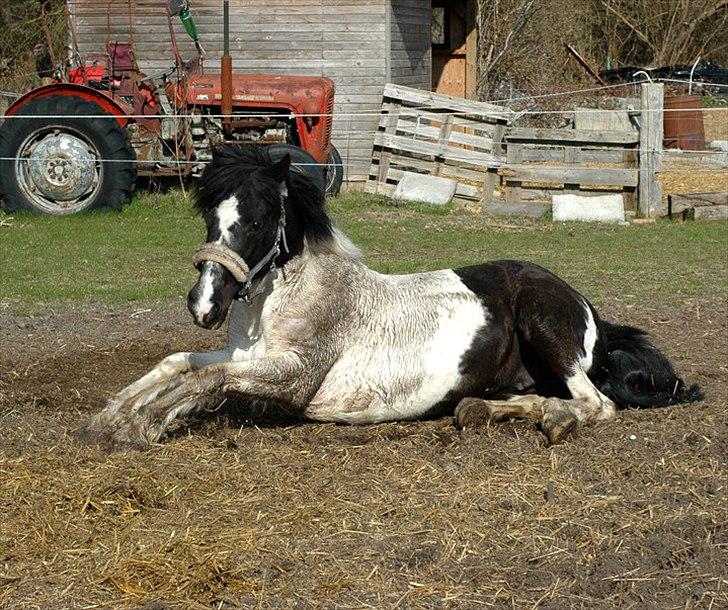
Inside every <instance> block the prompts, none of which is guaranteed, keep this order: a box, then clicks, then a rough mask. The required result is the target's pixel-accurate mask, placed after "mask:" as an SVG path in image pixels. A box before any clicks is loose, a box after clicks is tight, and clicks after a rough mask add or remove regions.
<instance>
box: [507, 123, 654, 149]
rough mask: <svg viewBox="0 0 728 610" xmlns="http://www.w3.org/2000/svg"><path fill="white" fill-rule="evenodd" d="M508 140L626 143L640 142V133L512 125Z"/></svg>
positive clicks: (606, 144) (604, 143)
mask: <svg viewBox="0 0 728 610" xmlns="http://www.w3.org/2000/svg"><path fill="white" fill-rule="evenodd" d="M506 140H508V141H509V142H516V141H521V140H536V141H538V143H539V144H546V143H554V144H559V143H563V142H570V143H580V144H601V145H604V146H608V145H612V144H613V145H620V146H623V145H626V144H637V143H639V141H640V139H639V134H638V133H637V132H634V131H588V130H577V129H545V128H543V129H541V128H535V127H510V128H508V129H507V131H506Z"/></svg>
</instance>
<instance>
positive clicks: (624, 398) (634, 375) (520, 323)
mask: <svg viewBox="0 0 728 610" xmlns="http://www.w3.org/2000/svg"><path fill="white" fill-rule="evenodd" d="M274 153H275V151H274V148H273V147H270V146H269V147H265V146H258V145H247V146H240V147H234V146H222V147H219V148H217V149H216V150H215V151H214V154H213V157H212V161H211V163H210V164H209V165H208V166H207V167H206V168H205V170H204V172H203V174H202V176H201V178H200V182H199V185H198V189H197V195H196V202H195V203H196V207H197V209H198V211H199V213H200V214H201V216H202V217H203V219H204V221H205V224H206V226H207V241H206V243H205V244H203V246H201V247H200V248H199V249H198V250H197V252H196V254H195V257H194V262H195V265H196V266H197V268H198V270H199V277H198V279H197V282H196V283H195V285H194V286H193V287H192V289H191V290H190V292H189V295H188V299H187V304H188V309H189V311H190V313H191V315H192V318H193V320H194V323H195V324H197V325H198V326H201V327H203V328H206V329H217V328H219V327H220V326H221V325H222V324H223V323H224V321H225V319H226V318H227V317H229V321H228V340H227V346H226V347H224V348H223V349H220V350H217V351H211V352H200V353H195V352H180V353H175V354H172V355H170V356H168V357H166V358H164V359H163V360H162V361H161V362H159V364H157V366H155V367H154V368H153V369H152V370H151V371H150V372H148V373H147V374H146V375H144V376H143V377H141V378H140V379H139V380H137V381H135V382H134V383H132V384H131V385H129V386H128V387H126V388H124V389H122V390H121V391H120V392H118V394H116V395H115V396H114V397H113V398H111V400H110V401H109V402H108V403H107V405H106V407H105V408H104V409H103V411H101V412H100V413H98V414H97V415H95V416H94V417H92V418H91V419H90V421H89V422H88V423H87V425H86V426H85V427H84V428H83V429H82V437H83V438H84V439H85V440H86V441H88V442H94V443H101V444H104V445H107V446H109V447H111V448H114V449H129V448H138V449H144V448H146V447H148V445H149V444H150V443H152V442H156V441H158V440H159V439H160V438H161V437H162V435H163V434H164V432H165V430H166V429H167V428H168V426H169V425H170V423H171V422H172V421H173V420H174V419H175V418H178V417H182V416H184V415H187V414H190V413H192V412H195V411H200V410H204V409H210V408H213V407H215V406H216V405H219V404H220V403H221V402H222V401H224V400H225V399H227V398H229V397H236V398H245V399H248V400H252V401H264V402H269V403H270V404H273V405H275V406H276V408H281V409H285V410H286V411H288V412H289V413H291V414H293V415H295V416H298V417H300V418H302V419H306V420H314V421H320V422H336V423H340V424H373V423H377V422H386V421H401V420H419V419H425V418H431V417H435V416H437V415H439V416H443V414H447V413H449V414H451V415H454V422H455V425H456V426H458V427H460V428H468V427H474V426H480V425H484V424H488V423H491V422H501V421H504V420H508V419H511V418H526V419H530V420H533V421H535V422H537V423H538V424H539V425H540V429H541V431H542V432H543V433H544V434H545V436H546V438H547V442H548V443H550V444H555V443H559V442H561V441H562V440H563V439H564V438H565V437H566V436H567V435H568V434H569V433H570V432H571V431H572V430H574V428H576V427H577V426H579V425H584V424H588V423H590V422H595V421H599V420H608V419H611V418H613V417H615V415H616V413H617V410H618V409H620V408H625V407H653V406H667V405H672V404H678V403H686V402H692V401H697V400H700V399H701V398H702V396H703V395H702V392H701V390H700V388H699V387H698V386H697V385H693V386H691V387H687V386H686V385H685V384H684V382H683V380H682V379H681V378H680V377H679V376H678V375H677V374H676V372H675V370H674V368H673V366H672V365H671V363H670V362H669V360H668V359H667V357H666V356H664V355H663V354H662V353H661V352H660V351H659V350H658V349H657V348H656V347H655V346H654V345H653V344H652V343H651V342H650V340H649V338H648V336H647V334H646V333H645V332H644V331H642V330H640V329H637V328H634V327H631V326H625V325H619V324H615V323H611V322H607V321H605V320H602V319H601V318H600V316H599V315H598V313H597V311H596V309H595V308H594V307H593V306H592V304H591V303H590V302H589V301H588V300H587V299H586V298H585V297H583V296H582V295H581V294H579V293H578V292H577V291H576V290H574V289H573V288H572V287H570V286H569V285H568V284H567V283H566V282H565V281H563V280H562V279H560V278H559V277H557V276H556V275H554V274H553V273H551V272H549V271H547V270H546V269H544V268H542V267H539V266H538V265H535V264H533V263H529V262H524V261H516V260H499V261H492V262H486V263H483V264H479V265H474V266H470V267H463V268H459V269H442V270H439V271H432V272H425V273H414V274H409V275H383V274H380V273H377V272H375V271H373V270H372V269H369V268H368V267H367V266H366V265H365V264H364V263H363V262H362V254H361V252H360V250H359V249H358V248H357V247H356V246H355V245H354V244H353V243H352V242H351V240H350V239H349V238H348V237H347V236H346V235H344V233H343V232H342V231H341V230H339V229H338V228H337V227H336V226H335V225H334V224H333V223H332V221H331V219H330V217H329V216H328V214H327V212H326V210H325V207H324V190H323V186H322V183H321V181H320V180H318V179H316V177H315V176H312V174H311V172H310V171H304V170H302V169H300V168H299V167H292V166H291V157H290V154H284V155H281V154H278V155H276V154H274ZM228 313H229V316H228Z"/></svg>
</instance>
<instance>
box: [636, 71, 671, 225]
mask: <svg viewBox="0 0 728 610" xmlns="http://www.w3.org/2000/svg"><path fill="white" fill-rule="evenodd" d="M663 96H664V85H663V84H662V83H645V84H643V85H642V86H641V96H640V97H641V102H642V112H641V114H640V165H639V196H638V198H637V216H640V217H643V218H654V217H656V216H659V215H660V213H661V212H662V209H663V206H662V183H661V182H660V181H659V180H658V178H657V176H656V172H659V171H661V170H662V137H663V135H662V134H663Z"/></svg>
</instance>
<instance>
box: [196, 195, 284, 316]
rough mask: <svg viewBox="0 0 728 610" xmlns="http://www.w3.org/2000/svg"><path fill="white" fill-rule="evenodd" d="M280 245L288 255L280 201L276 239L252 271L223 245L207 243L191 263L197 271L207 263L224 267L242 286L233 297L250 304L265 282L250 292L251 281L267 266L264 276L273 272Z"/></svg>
mask: <svg viewBox="0 0 728 610" xmlns="http://www.w3.org/2000/svg"><path fill="white" fill-rule="evenodd" d="M281 243H283V249H284V250H285V252H286V254H288V252H289V250H288V242H287V241H286V209H285V207H284V204H283V202H282V201H281V214H280V216H279V217H278V227H277V229H276V238H275V240H274V242H273V246H272V247H271V249H270V250H268V253H267V254H266V255H265V256H264V257H263V258H262V259H260V261H259V262H258V264H257V265H255V266H254V267H253V268H252V269H250V268H249V267H248V264H247V263H246V262H245V260H244V259H243V257H242V256H240V255H239V254H238V253H237V252H235V251H234V250H231V249H230V248H228V247H227V246H225V245H223V244H220V243H215V242H208V243H205V244H202V245H201V246H200V247H199V248H197V250H196V251H195V254H194V255H193V257H192V263H193V264H194V266H195V267H196V268H197V269H199V268H200V265H202V263H204V262H207V261H211V262H214V263H218V264H220V265H222V266H223V267H225V269H227V270H228V271H229V272H230V273H231V274H232V276H233V277H234V278H235V280H236V281H237V282H238V283H239V284H241V285H242V286H241V288H240V290H238V292H237V294H236V295H235V298H236V299H237V300H241V301H245V302H246V303H250V302H251V301H252V300H253V299H254V298H255V297H257V296H258V295H259V294H261V293H262V292H263V290H264V289H265V288H264V286H265V282H263V281H261V282H259V283H258V286H257V288H256V289H255V290H254V291H252V292H251V288H252V285H253V279H254V278H255V276H256V275H257V274H258V273H259V272H260V271H261V270H262V269H263V268H264V267H265V266H266V265H268V264H270V267H269V269H268V273H266V276H267V275H268V274H270V273H274V272H275V267H276V260H277V259H278V257H279V256H280V254H281Z"/></svg>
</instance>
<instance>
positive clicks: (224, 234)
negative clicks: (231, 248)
mask: <svg viewBox="0 0 728 610" xmlns="http://www.w3.org/2000/svg"><path fill="white" fill-rule="evenodd" d="M239 204H240V202H239V201H238V198H237V197H236V196H235V195H231V196H230V197H228V198H227V199H223V200H222V201H221V202H220V205H218V206H217V222H218V227H219V229H220V239H218V240H217V241H218V243H221V244H225V245H229V244H230V231H231V229H232V228H233V226H234V225H235V223H237V222H240V213H239V212H238V205H239Z"/></svg>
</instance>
